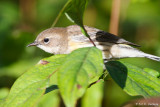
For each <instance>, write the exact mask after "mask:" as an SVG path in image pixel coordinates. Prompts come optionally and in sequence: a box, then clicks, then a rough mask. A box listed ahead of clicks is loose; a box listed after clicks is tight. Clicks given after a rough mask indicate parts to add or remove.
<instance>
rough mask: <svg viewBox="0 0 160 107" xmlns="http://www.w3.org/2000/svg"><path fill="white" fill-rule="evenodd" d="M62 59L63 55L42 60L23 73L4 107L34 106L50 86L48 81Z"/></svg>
mask: <svg viewBox="0 0 160 107" xmlns="http://www.w3.org/2000/svg"><path fill="white" fill-rule="evenodd" d="M64 57H65V56H64V55H56V56H52V57H50V58H46V59H43V60H41V61H40V62H39V63H38V64H37V65H36V66H35V67H33V68H31V69H30V70H28V71H27V72H25V73H24V74H23V75H22V76H21V77H20V78H18V79H17V80H16V82H15V83H14V85H13V86H12V88H11V91H10V93H9V95H8V97H7V98H6V102H5V103H4V107H31V106H33V105H35V104H36V103H37V101H38V100H39V98H40V97H42V95H43V94H44V93H46V88H47V87H49V86H50V83H49V79H50V78H51V76H54V74H55V73H56V70H57V68H58V67H59V66H60V65H61V63H62V62H63V60H64ZM53 85H54V84H53ZM55 85H56V83H55Z"/></svg>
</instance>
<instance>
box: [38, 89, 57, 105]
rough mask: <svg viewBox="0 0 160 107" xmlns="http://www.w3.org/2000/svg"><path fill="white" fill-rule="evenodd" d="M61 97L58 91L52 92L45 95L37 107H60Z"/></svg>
mask: <svg viewBox="0 0 160 107" xmlns="http://www.w3.org/2000/svg"><path fill="white" fill-rule="evenodd" d="M59 105H60V97H59V95H58V90H57V91H52V92H50V93H47V94H45V95H44V96H43V97H42V98H41V99H40V101H39V103H38V105H37V106H36V107H59Z"/></svg>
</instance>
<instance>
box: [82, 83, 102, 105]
mask: <svg viewBox="0 0 160 107" xmlns="http://www.w3.org/2000/svg"><path fill="white" fill-rule="evenodd" d="M103 84H104V81H103V80H99V82H98V83H96V84H94V85H92V86H91V87H90V88H88V89H87V91H86V93H85V95H84V97H83V98H82V100H81V101H82V107H102V100H103Z"/></svg>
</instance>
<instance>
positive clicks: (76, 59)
mask: <svg viewBox="0 0 160 107" xmlns="http://www.w3.org/2000/svg"><path fill="white" fill-rule="evenodd" d="M102 72H103V60H102V53H101V51H100V50H98V49H97V48H95V47H92V48H82V49H78V50H75V51H73V52H72V53H71V54H69V55H68V56H67V57H66V60H65V62H64V63H63V65H62V66H61V68H60V70H59V71H58V87H59V90H60V93H61V95H62V98H63V100H64V103H65V104H66V106H67V107H73V106H75V104H76V100H77V99H78V98H80V97H81V96H82V95H83V94H84V92H85V91H86V89H87V87H88V86H89V84H90V83H92V82H94V81H97V80H98V78H99V77H100V75H101V74H102Z"/></svg>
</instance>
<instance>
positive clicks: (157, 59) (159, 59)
mask: <svg viewBox="0 0 160 107" xmlns="http://www.w3.org/2000/svg"><path fill="white" fill-rule="evenodd" d="M144 57H145V58H149V59H152V60H155V61H159V62H160V57H158V56H154V55H151V54H147V53H144Z"/></svg>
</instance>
